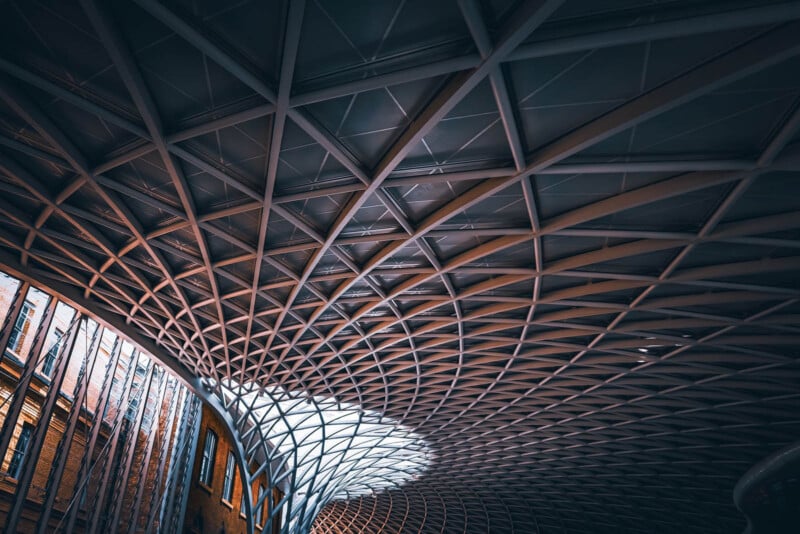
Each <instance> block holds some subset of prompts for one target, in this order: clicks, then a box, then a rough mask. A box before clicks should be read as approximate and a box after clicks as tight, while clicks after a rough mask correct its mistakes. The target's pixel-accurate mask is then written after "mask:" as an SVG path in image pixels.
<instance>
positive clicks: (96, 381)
mask: <svg viewBox="0 0 800 534" xmlns="http://www.w3.org/2000/svg"><path fill="white" fill-rule="evenodd" d="M116 341H117V335H116V334H115V333H114V332H112V331H111V330H109V329H105V330H104V331H103V338H102V340H101V341H100V349H99V350H98V351H97V359H96V360H95V362H94V366H93V367H92V375H91V379H90V380H89V392H88V393H87V404H88V409H89V411H90V412H92V413H94V411H95V410H96V409H97V403H98V402H99V400H100V388H101V387H102V386H103V380H104V379H105V376H106V367H107V366H108V362H109V360H110V359H111V351H112V350H113V348H114V343H115V342H116Z"/></svg>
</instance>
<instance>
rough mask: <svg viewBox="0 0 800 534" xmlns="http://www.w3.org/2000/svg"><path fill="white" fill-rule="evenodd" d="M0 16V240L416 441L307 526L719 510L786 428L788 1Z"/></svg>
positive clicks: (167, 341)
mask: <svg viewBox="0 0 800 534" xmlns="http://www.w3.org/2000/svg"><path fill="white" fill-rule="evenodd" d="M0 15H1V16H0V51H1V52H2V53H1V54H0V192H2V194H1V195H0V263H4V264H7V265H9V266H11V267H13V268H15V269H20V270H24V271H25V272H26V273H27V274H28V275H29V276H31V277H35V278H36V279H38V280H41V281H42V283H43V284H46V285H50V286H51V287H53V288H56V289H59V288H60V289H61V290H62V291H66V292H68V291H75V292H79V294H80V295H82V297H83V299H85V301H86V302H89V303H91V304H92V306H94V308H93V309H95V310H99V311H100V312H101V314H102V315H105V316H108V317H113V318H115V320H117V321H121V322H124V323H125V324H127V325H128V327H129V328H130V329H131V330H135V331H136V332H137V333H138V335H140V336H144V337H146V338H149V339H150V340H152V342H153V343H155V344H156V345H157V346H158V347H159V348H160V350H161V351H162V355H161V358H162V360H169V361H171V362H172V364H173V366H175V365H179V366H182V370H183V372H188V373H189V374H192V375H195V376H197V377H202V378H207V379H210V380H213V381H216V382H217V383H223V382H225V381H228V380H233V381H234V382H238V383H240V384H244V383H248V384H249V383H253V382H255V383H257V384H261V385H263V386H264V387H281V388H283V389H284V390H287V391H292V392H298V393H299V392H304V393H305V394H307V395H313V396H317V397H320V398H327V399H331V400H332V401H333V402H341V403H347V405H349V406H350V405H352V406H360V407H362V408H363V409H365V410H370V411H371V413H372V412H374V413H377V414H382V415H384V416H386V417H387V418H391V420H392V421H396V422H398V423H399V424H402V425H403V426H404V427H405V428H408V429H410V430H411V431H413V432H414V433H415V434H416V435H418V436H420V437H422V438H423V439H424V440H425V442H426V443H427V444H428V446H429V447H430V449H431V451H432V452H433V455H434V456H433V458H434V460H433V461H432V463H431V465H430V466H429V469H428V471H427V472H426V473H425V474H424V475H423V476H420V477H419V478H418V479H416V480H413V481H410V482H408V483H407V484H406V485H404V486H403V487H401V488H397V489H393V490H389V491H384V492H380V493H376V494H375V495H366V496H360V497H358V498H357V499H352V500H344V501H337V502H334V503H331V504H330V505H329V506H328V507H326V508H325V509H324V510H323V511H322V513H321V514H320V515H319V517H318V518H317V521H316V522H315V525H314V532H317V533H319V534H322V533H340V532H341V533H343V532H447V533H451V532H469V533H472V532H475V533H481V532H487V531H491V532H517V533H528V532H538V533H540V534H544V533H551V532H552V533H583V532H593V533H598V532H614V533H640V532H641V533H645V532H647V533H650V532H698V533H701V532H702V533H706V532H708V533H716V532H718V533H726V534H727V533H730V532H739V531H741V530H742V529H743V528H744V525H745V521H744V517H743V516H742V515H741V514H739V513H738V512H737V510H736V509H735V507H734V505H733V501H732V491H733V487H734V485H735V484H736V481H737V480H738V478H739V477H740V476H741V475H742V474H743V473H744V472H745V471H747V469H748V468H749V467H750V466H751V465H752V464H753V463H755V462H756V461H757V460H759V459H760V458H762V457H764V456H766V455H767V454H769V453H770V452H772V451H774V450H776V449H779V448H781V447H782V446H785V445H786V444H788V443H790V442H792V441H796V440H797V439H798V436H800V360H799V358H800V355H799V354H798V344H799V343H800V277H798V271H799V270H800V179H799V178H800V175H799V174H798V171H800V144H798V142H799V141H800V136H799V135H798V128H799V127H800V107H799V106H800V2H767V1H763V0H762V1H749V2H747V1H716V2H709V1H689V0H673V1H667V0H664V1H645V0H603V1H597V0H566V1H528V2H517V1H509V0H464V1H461V2H455V1H444V0H442V1H431V0H385V1H383V0H382V1H374V2H347V1H335V0H306V1H305V2H303V1H291V2H289V1H256V0H250V1H248V0H244V1H238V2H230V3H223V2H218V1H213V0H177V1H167V0H114V1H110V2H105V1H100V0H82V1H80V2H73V1H60V2H56V1H46V0H28V1H18V2H13V1H0ZM76 294H78V293H76ZM156 356H157V357H158V356H159V355H158V354H156Z"/></svg>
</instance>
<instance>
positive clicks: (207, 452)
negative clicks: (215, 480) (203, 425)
mask: <svg viewBox="0 0 800 534" xmlns="http://www.w3.org/2000/svg"><path fill="white" fill-rule="evenodd" d="M216 452H217V435H216V434H214V432H213V431H211V430H207V431H206V441H205V444H204V445H203V459H202V462H201V464H200V482H202V483H203V484H205V485H207V486H210V485H211V478H212V475H213V474H214V456H215V454H216Z"/></svg>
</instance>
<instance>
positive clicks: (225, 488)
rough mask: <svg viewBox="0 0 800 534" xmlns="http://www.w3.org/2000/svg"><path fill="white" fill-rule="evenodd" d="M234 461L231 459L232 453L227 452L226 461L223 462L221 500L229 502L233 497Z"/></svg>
mask: <svg viewBox="0 0 800 534" xmlns="http://www.w3.org/2000/svg"><path fill="white" fill-rule="evenodd" d="M235 468H236V462H235V461H234V459H233V453H232V452H229V453H228V463H226V464H225V483H224V484H223V485H222V500H223V501H225V502H231V499H232V498H233V476H234V469H235Z"/></svg>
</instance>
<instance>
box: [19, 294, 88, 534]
mask: <svg viewBox="0 0 800 534" xmlns="http://www.w3.org/2000/svg"><path fill="white" fill-rule="evenodd" d="M54 307H55V301H53V308H54ZM48 311H50V308H48ZM50 318H51V319H52V314H51V316H50ZM82 320H84V319H82V318H81V315H80V314H79V313H77V312H76V316H75V319H74V321H73V322H72V325H71V326H70V329H69V333H68V334H67V335H68V336H69V337H68V338H67V343H65V344H64V345H63V346H62V347H61V350H60V351H59V353H58V355H57V357H56V362H55V374H54V375H53V379H52V380H51V381H50V387H49V388H48V390H47V396H46V397H45V401H44V405H43V406H42V410H41V414H40V415H39V421H38V422H37V424H36V428H35V429H34V431H33V436H32V438H31V443H30V445H29V448H28V451H27V452H26V453H25V460H24V461H23V463H22V473H21V475H20V476H19V478H18V480H17V491H16V492H15V493H14V501H13V503H12V505H11V511H10V512H9V513H8V517H6V525H5V530H4V532H5V533H6V534H14V533H15V532H17V524H18V523H19V519H20V517H21V515H22V508H23V506H24V505H25V499H26V498H27V497H28V490H29V489H30V485H31V481H32V480H33V474H34V472H35V471H36V464H37V463H38V461H39V454H40V453H41V452H42V445H44V438H45V436H46V435H47V429H48V427H49V426H50V418H51V417H52V415H53V409H54V408H55V406H56V401H57V400H58V395H59V393H60V391H61V385H62V384H63V382H64V376H65V375H66V373H67V366H68V364H69V355H70V354H72V349H73V347H74V346H75V339H76V338H77V335H78V331H79V330H80V323H81V321H82ZM45 332H46V330H45ZM34 345H35V346H36V348H37V351H36V352H33V353H32V354H31V355H30V356H29V357H28V362H30V361H35V359H36V358H35V355H36V354H38V353H39V351H40V350H41V347H39V346H37V345H38V344H34ZM24 396H25V390H22V391H20V390H17V394H16V396H15V398H16V397H22V398H24ZM6 422H8V421H6Z"/></svg>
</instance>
